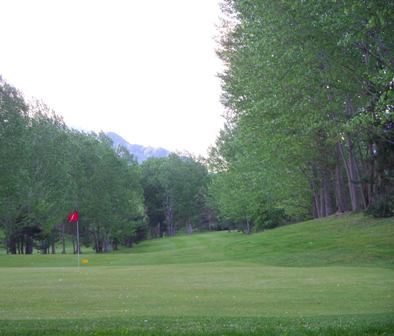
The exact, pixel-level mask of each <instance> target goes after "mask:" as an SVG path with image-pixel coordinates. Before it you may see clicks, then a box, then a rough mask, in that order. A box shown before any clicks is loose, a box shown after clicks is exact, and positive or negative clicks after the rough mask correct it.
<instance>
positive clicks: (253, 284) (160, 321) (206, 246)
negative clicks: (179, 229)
mask: <svg viewBox="0 0 394 336" xmlns="http://www.w3.org/2000/svg"><path fill="white" fill-rule="evenodd" d="M83 258H87V259H88V260H89V263H88V265H87V266H82V267H81V268H80V269H79V270H77V268H76V266H75V263H76V257H75V256H73V255H30V256H24V255H21V256H7V255H4V254H3V255H0V335H134V334H137V335H262V334H264V335H394V319H393V316H394V297H393V296H394V294H393V293H394V269H393V266H394V262H393V261H394V219H393V218H389V219H381V220H376V219H372V218H369V217H364V216H363V215H344V216H341V217H338V218H336V217H331V218H327V219H321V220H313V221H308V222H304V223H299V224H294V225H289V226H285V227H281V228H278V229H274V230H270V231H265V232H262V233H258V234H252V235H243V234H241V233H238V232H214V233H202V234H194V235H192V236H179V237H174V238H164V239H157V240H151V241H146V242H143V243H141V244H139V245H137V246H136V247H135V248H133V249H131V250H124V251H120V252H118V253H113V254H105V255H96V254H91V255H84V256H83Z"/></svg>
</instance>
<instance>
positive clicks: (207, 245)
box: [0, 214, 394, 268]
mask: <svg viewBox="0 0 394 336" xmlns="http://www.w3.org/2000/svg"><path fill="white" fill-rule="evenodd" d="M393 242H394V218H386V219H380V220H376V219H372V218H370V217H366V216H363V215H361V214H359V215H345V216H340V217H331V218H328V219H320V220H313V221H308V222H304V223H299V224H294V225H289V226H285V227H281V228H277V229H274V230H269V231H265V232H262V233H258V234H252V235H249V236H247V235H244V234H242V233H239V232H231V233H229V232H227V231H223V232H214V233H203V234H194V235H192V236H180V237H175V238H171V239H168V238H166V239H156V240H150V241H145V242H143V243H141V244H139V245H137V246H136V247H134V248H132V249H127V250H121V251H120V252H118V253H113V254H105V255H97V254H86V255H84V256H83V257H86V258H88V259H89V265H90V266H137V265H162V264H193V263H206V262H221V263H222V264H223V263H231V264H233V263H234V262H252V263H259V264H264V265H271V266H293V267H294V266H298V267H309V266H329V265H336V266H370V267H388V268H393V267H394V243H393ZM74 265H75V256H73V255H45V256H42V255H37V254H36V255H32V256H19V255H17V256H6V255H4V254H3V255H0V267H13V266H17V267H29V266H33V267H51V266H53V267H64V266H74Z"/></svg>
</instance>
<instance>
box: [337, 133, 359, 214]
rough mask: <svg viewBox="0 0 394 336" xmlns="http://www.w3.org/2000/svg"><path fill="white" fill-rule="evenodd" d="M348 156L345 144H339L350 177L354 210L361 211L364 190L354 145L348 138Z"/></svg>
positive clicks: (350, 191) (349, 183) (348, 177)
mask: <svg viewBox="0 0 394 336" xmlns="http://www.w3.org/2000/svg"><path fill="white" fill-rule="evenodd" d="M348 145H349V148H348V158H347V157H346V155H345V150H344V146H343V144H338V149H339V152H340V154H341V157H342V160H343V163H344V166H345V171H346V175H347V179H348V187H349V194H350V200H351V204H352V211H353V212H359V211H361V210H362V208H363V207H362V200H361V198H362V190H361V185H360V181H359V180H358V179H357V169H356V166H357V164H356V160H355V158H354V154H353V145H352V141H351V139H350V138H349V139H348Z"/></svg>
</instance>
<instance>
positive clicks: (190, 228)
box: [187, 222, 193, 234]
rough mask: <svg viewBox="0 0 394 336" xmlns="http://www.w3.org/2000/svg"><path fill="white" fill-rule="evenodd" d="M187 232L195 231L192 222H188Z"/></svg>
mask: <svg viewBox="0 0 394 336" xmlns="http://www.w3.org/2000/svg"><path fill="white" fill-rule="evenodd" d="M187 233H188V234H192V233H193V226H192V224H191V223H190V222H189V223H188V224H187Z"/></svg>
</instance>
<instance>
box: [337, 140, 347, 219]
mask: <svg viewBox="0 0 394 336" xmlns="http://www.w3.org/2000/svg"><path fill="white" fill-rule="evenodd" d="M339 145H340V144H337V145H336V159H337V163H336V166H335V201H336V205H337V212H340V213H343V212H346V211H347V210H348V207H347V202H346V196H345V189H344V186H345V182H344V179H343V175H342V167H341V165H340V161H341V154H340V150H339V148H338V147H339Z"/></svg>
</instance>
